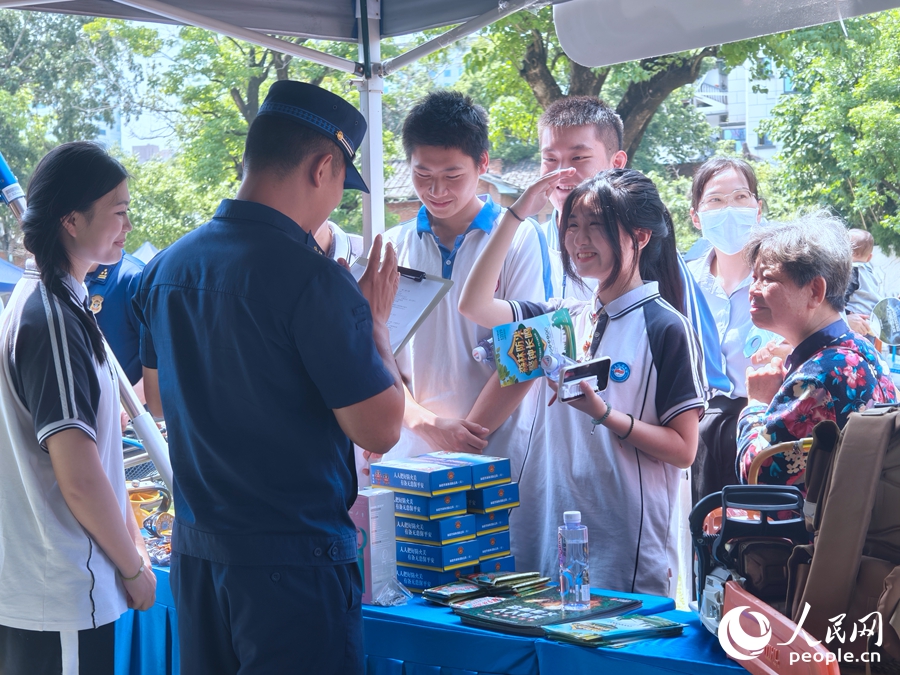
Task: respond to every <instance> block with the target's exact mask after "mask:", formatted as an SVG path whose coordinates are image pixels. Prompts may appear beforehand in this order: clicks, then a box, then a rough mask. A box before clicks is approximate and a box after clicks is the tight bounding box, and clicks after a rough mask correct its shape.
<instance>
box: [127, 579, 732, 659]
mask: <svg viewBox="0 0 900 675" xmlns="http://www.w3.org/2000/svg"><path fill="white" fill-rule="evenodd" d="M154 571H155V572H156V577H157V579H158V585H157V589H156V605H154V606H153V607H152V608H151V609H150V610H149V611H147V612H132V611H129V612H128V613H127V614H125V615H124V616H123V617H122V618H121V619H119V621H118V623H117V624H116V675H177V674H178V673H179V668H178V640H177V634H178V632H177V631H178V620H177V616H176V614H175V603H174V601H173V600H172V592H171V590H170V588H169V570H168V569H166V568H158V569H155V570H154ZM617 595H627V594H621V593H619V594H617ZM629 597H631V596H629ZM633 597H636V598H639V599H640V600H641V601H642V602H643V603H644V606H643V608H642V610H641V613H644V614H658V613H663V616H668V617H671V618H674V619H677V620H679V621H682V622H683V623H687V624H689V626H688V628H687V629H686V631H685V635H684V636H682V637H679V638H671V639H666V640H648V641H644V642H638V643H635V644H633V645H628V646H627V647H624V648H621V649H589V648H584V647H577V646H572V645H566V644H560V643H556V642H552V641H549V640H543V639H535V638H527V637H517V636H514V635H504V634H502V633H495V632H493V631H487V630H482V629H480V628H471V627H469V626H463V625H462V624H461V623H460V620H459V618H458V617H457V616H455V615H454V614H453V613H452V612H451V611H450V610H448V609H444V608H440V607H434V606H433V605H428V604H427V603H425V602H423V601H422V600H421V599H420V598H414V599H413V600H412V601H410V602H409V603H408V604H407V605H404V606H402V607H369V606H364V607H363V627H364V632H365V652H366V674H367V675H501V674H502V675H556V674H560V675H571V674H572V673H581V672H592V673H593V672H598V673H600V672H609V673H618V672H628V673H629V675H632V674H638V675H650V674H654V675H656V674H661V673H672V672H675V673H699V674H700V675H731V673H732V672H734V671H741V672H744V671H743V668H741V667H740V666H739V665H737V664H735V663H733V662H731V661H729V660H728V659H727V658H726V657H725V654H724V653H723V652H722V650H721V648H720V647H719V645H718V642H717V640H716V639H715V637H714V636H713V635H711V634H710V633H709V632H708V631H707V630H706V629H705V628H703V627H702V626H701V625H700V621H699V619H697V618H696V616H695V615H694V614H691V613H688V612H675V611H673V607H674V603H673V602H672V600H670V599H669V598H659V597H655V596H649V595H637V596H633Z"/></svg>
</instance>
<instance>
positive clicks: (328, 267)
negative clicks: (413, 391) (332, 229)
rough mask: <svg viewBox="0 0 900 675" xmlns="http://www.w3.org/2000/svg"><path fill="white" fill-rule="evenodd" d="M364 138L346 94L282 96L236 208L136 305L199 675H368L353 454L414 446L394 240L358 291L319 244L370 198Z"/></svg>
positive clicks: (186, 242)
mask: <svg viewBox="0 0 900 675" xmlns="http://www.w3.org/2000/svg"><path fill="white" fill-rule="evenodd" d="M365 128H366V123H365V119H364V118H363V117H362V115H360V114H359V112H358V111H357V110H356V109H355V108H353V107H352V106H351V105H350V104H348V103H347V102H346V101H344V100H343V99H341V98H340V97H338V96H336V95H334V94H331V93H329V92H327V91H325V90H323V89H320V88H318V87H315V86H313V85H309V84H302V83H299V82H291V81H280V82H276V83H275V84H273V85H272V87H271V89H270V91H269V94H268V96H267V98H266V100H265V102H264V104H263V105H262V106H261V107H260V111H259V116H258V117H257V118H256V119H255V120H254V122H253V123H252V124H251V126H250V130H249V132H248V135H247V142H246V148H245V152H244V180H243V183H242V184H241V187H240V190H239V191H238V194H237V198H236V199H233V200H231V199H226V200H224V201H223V202H222V204H221V206H220V207H219V209H218V211H217V212H216V214H215V216H214V217H213V219H212V220H211V221H210V222H209V223H207V224H205V225H203V226H201V227H200V228H198V229H197V230H195V231H193V232H191V233H189V234H188V235H186V236H185V237H183V238H182V239H181V240H179V241H178V242H176V243H175V244H173V245H172V246H170V247H169V248H168V249H166V250H165V251H163V252H162V253H160V254H158V255H157V256H156V257H155V258H154V259H153V260H152V261H150V263H149V264H148V265H147V267H146V268H145V270H144V274H143V276H142V280H141V285H140V288H139V289H138V293H137V296H136V298H135V305H136V310H137V313H138V317H139V319H140V321H141V324H142V333H141V358H142V361H143V364H144V366H146V367H148V368H153V369H157V371H158V372H157V375H158V380H159V390H160V394H161V400H162V411H163V413H164V414H165V418H166V422H167V425H168V429H169V447H170V452H171V456H172V465H173V469H174V473H175V485H174V496H175V512H176V524H175V531H174V535H173V556H172V577H171V579H172V591H173V594H174V597H175V603H176V608H177V611H178V632H179V646H180V652H181V653H180V657H181V669H182V672H185V673H191V675H204V674H209V675H213V674H215V675H227V674H229V673H238V672H241V673H295V672H309V673H317V675H318V674H322V673H334V674H335V675H337V674H340V675H347V674H351V675H352V674H355V673H362V672H363V653H362V614H361V608H360V594H361V588H360V575H359V569H358V566H357V563H356V529H355V527H354V525H353V523H352V521H351V520H350V517H349V515H348V509H349V507H350V506H351V505H352V504H353V501H354V500H355V498H356V492H357V483H356V473H355V466H354V454H353V443H354V442H355V443H357V444H359V445H360V446H362V447H364V448H367V449H371V450H375V451H376V452H383V451H386V450H388V449H390V448H391V447H392V446H393V445H394V444H395V443H396V441H397V439H398V438H399V434H400V423H401V420H402V416H403V391H402V388H401V387H402V385H401V384H400V377H399V374H398V372H397V368H396V363H395V362H394V359H393V356H392V355H391V348H390V341H389V336H388V332H387V327H386V325H385V321H386V319H387V317H388V316H389V314H390V307H391V303H392V301H393V296H394V293H395V292H396V287H397V283H398V272H397V265H396V255H395V254H394V252H393V249H392V248H390V247H386V249H385V252H384V264H383V265H381V266H380V269H379V262H380V260H381V257H382V256H381V240H380V237H377V238H376V241H375V243H374V245H373V250H372V253H371V254H370V262H372V263H374V264H371V265H370V267H369V269H368V270H367V271H366V274H365V275H364V276H363V277H362V278H361V279H360V282H359V285H357V283H356V282H355V281H354V279H353V277H352V276H351V274H350V273H349V271H348V270H347V269H345V268H343V267H342V266H341V265H339V264H338V263H337V262H335V261H334V260H331V259H329V258H328V257H327V256H326V255H324V254H323V252H322V251H321V250H320V248H319V247H318V245H317V244H316V242H315V239H314V238H313V235H314V234H315V231H316V230H317V229H318V227H319V226H321V224H322V223H324V222H325V221H326V219H327V218H328V215H329V214H330V212H331V211H332V210H333V209H334V208H335V207H336V206H337V205H338V203H339V202H340V200H341V195H342V192H343V189H344V188H353V189H361V190H365V189H366V186H365V183H364V182H363V181H362V178H361V177H360V175H359V173H358V172H357V171H356V169H355V168H354V167H353V157H354V155H355V152H356V148H357V147H358V145H359V143H360V141H361V140H362V138H363V136H364V135H365ZM376 448H378V449H377V450H376Z"/></svg>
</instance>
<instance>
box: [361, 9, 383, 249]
mask: <svg viewBox="0 0 900 675" xmlns="http://www.w3.org/2000/svg"><path fill="white" fill-rule="evenodd" d="M364 4H365V7H366V10H367V14H368V16H367V17H363V16H360V17H359V22H360V31H359V35H360V43H359V58H360V60H361V61H364V62H365V61H368V62H369V63H378V62H379V61H381V37H380V36H381V0H367V2H366V3H364ZM357 7H359V5H357ZM363 22H367V23H368V25H367V30H363ZM366 38H368V40H367V39H366ZM366 52H368V54H367V53H366ZM367 56H368V58H366V57H367ZM373 70H374V69H373ZM358 86H359V108H360V112H362V114H363V115H364V116H365V118H366V121H367V123H368V132H367V133H366V137H365V139H363V143H362V177H363V180H364V181H366V185H368V186H369V194H363V195H362V206H363V246H364V247H365V248H364V250H365V251H366V253H368V250H369V247H370V246H371V245H372V240H373V239H374V238H375V235H376V234H379V233H381V232H384V141H383V139H382V137H381V133H382V129H383V128H384V120H383V117H382V109H381V95H382V93H383V91H384V79H383V78H382V77H381V75H380V74H378V73H377V72H376V73H372V74H371V75H370V76H369V77H363V78H362V79H361V80H360V81H359V82H358Z"/></svg>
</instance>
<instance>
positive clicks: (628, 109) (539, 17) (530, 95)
mask: <svg viewBox="0 0 900 675" xmlns="http://www.w3.org/2000/svg"><path fill="white" fill-rule="evenodd" d="M717 52H718V48H717V47H709V48H706V49H701V50H694V51H691V52H682V53H679V54H674V55H671V56H663V57H654V58H649V59H642V60H641V61H636V62H632V63H627V64H622V65H618V66H607V67H603V68H587V67H585V66H582V65H580V64H578V63H575V62H574V61H572V60H571V59H569V58H568V57H567V56H566V55H565V53H564V52H563V51H562V48H561V47H560V46H559V41H558V40H557V38H556V32H555V30H554V27H553V18H552V10H551V8H549V7H546V8H544V9H541V10H540V11H538V12H518V13H516V14H513V15H511V16H509V17H507V18H505V19H503V20H501V21H498V22H497V23H495V24H493V25H491V26H490V27H489V28H487V29H486V30H485V31H484V35H483V37H482V39H480V40H478V41H476V42H475V43H474V44H473V47H472V50H471V52H470V54H469V56H468V58H467V60H466V65H467V70H468V75H469V79H468V81H467V82H466V84H467V85H468V86H469V88H470V90H471V91H472V92H473V93H475V94H476V95H477V96H478V97H479V98H480V100H485V101H489V102H490V112H491V115H492V118H493V119H495V120H498V121H500V122H501V124H500V125H499V126H500V127H501V128H502V130H503V131H502V132H499V133H503V134H504V135H505V136H506V137H507V138H506V139H500V138H498V137H497V136H496V134H495V137H494V138H493V139H492V140H493V142H494V144H495V146H496V145H497V144H498V143H499V142H500V141H501V140H506V142H507V143H508V142H511V141H512V140H518V141H519V142H520V143H522V142H525V143H527V142H529V141H530V142H531V143H534V140H535V137H534V128H535V123H536V121H537V117H538V116H539V115H540V113H541V111H543V109H545V108H546V107H547V106H548V105H550V104H551V103H552V102H553V101H555V100H557V99H559V98H562V97H563V96H566V95H589V96H600V95H603V96H604V97H605V98H607V99H608V100H610V101H617V103H616V105H615V108H616V112H618V113H619V115H620V116H621V117H622V121H623V123H624V126H625V132H624V148H625V151H626V152H627V153H628V156H629V158H630V159H632V160H633V159H634V158H635V156H636V154H637V150H638V148H639V147H640V146H641V142H642V140H643V138H644V136H645V135H646V134H647V133H648V129H649V127H650V124H651V121H652V119H653V117H654V115H655V113H656V112H657V110H658V109H659V107H660V106H661V105H662V104H663V102H664V101H666V99H667V98H668V97H669V95H670V94H672V93H673V92H675V91H677V90H679V89H681V88H682V87H684V86H685V85H688V84H690V83H692V82H694V81H695V80H696V79H697V78H698V77H699V76H700V75H701V74H702V72H703V70H704V69H705V68H707V67H709V63H710V61H709V57H712V56H715V55H716V54H717ZM672 112H676V111H675V108H673V109H672ZM513 119H515V120H517V124H509V123H507V120H513ZM695 121H696V122H697V124H698V125H700V126H701V127H703V125H704V124H705V121H704V120H702V118H695Z"/></svg>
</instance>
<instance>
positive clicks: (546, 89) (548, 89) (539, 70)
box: [519, 30, 563, 108]
mask: <svg viewBox="0 0 900 675" xmlns="http://www.w3.org/2000/svg"><path fill="white" fill-rule="evenodd" d="M519 75H521V76H522V78H523V79H524V80H525V81H526V82H527V83H528V86H529V87H531V91H533V92H534V97H535V98H536V99H537V102H538V104H539V105H540V106H541V107H542V108H546V107H547V106H548V105H550V104H551V103H553V102H554V101H555V100H557V99H559V98H562V96H563V93H562V89H560V88H559V84H558V83H557V82H556V79H555V78H554V77H553V73H551V72H550V68H549V66H548V65H547V45H546V44H544V36H543V34H541V33H540V31H536V30H532V31H531V42H529V43H528V46H527V47H526V48H525V57H524V58H523V59H522V65H521V66H520V67H519Z"/></svg>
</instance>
